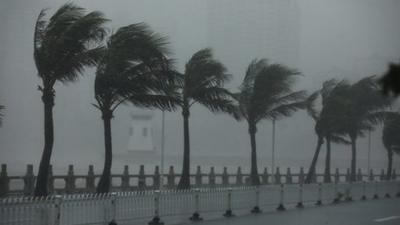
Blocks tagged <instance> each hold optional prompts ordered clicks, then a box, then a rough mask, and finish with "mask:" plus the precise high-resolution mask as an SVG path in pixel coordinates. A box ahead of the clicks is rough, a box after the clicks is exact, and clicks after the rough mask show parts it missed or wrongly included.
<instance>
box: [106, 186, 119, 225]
mask: <svg viewBox="0 0 400 225" xmlns="http://www.w3.org/2000/svg"><path fill="white" fill-rule="evenodd" d="M110 197H111V221H110V222H109V223H108V225H117V222H116V218H117V202H116V201H117V193H115V192H113V193H111V194H110Z"/></svg>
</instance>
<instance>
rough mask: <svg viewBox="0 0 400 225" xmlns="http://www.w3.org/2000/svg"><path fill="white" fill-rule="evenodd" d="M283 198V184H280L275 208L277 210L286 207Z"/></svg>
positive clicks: (282, 209) (283, 209)
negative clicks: (277, 203)
mask: <svg viewBox="0 0 400 225" xmlns="http://www.w3.org/2000/svg"><path fill="white" fill-rule="evenodd" d="M283 200H284V184H281V185H280V190H279V206H278V208H276V210H278V211H285V210H286V208H285V206H284V205H283Z"/></svg>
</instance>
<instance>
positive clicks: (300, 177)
mask: <svg viewBox="0 0 400 225" xmlns="http://www.w3.org/2000/svg"><path fill="white" fill-rule="evenodd" d="M298 183H299V184H304V168H303V167H300V173H299V177H298Z"/></svg>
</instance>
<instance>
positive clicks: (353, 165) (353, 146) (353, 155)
mask: <svg viewBox="0 0 400 225" xmlns="http://www.w3.org/2000/svg"><path fill="white" fill-rule="evenodd" d="M350 139H351V168H350V181H353V182H354V181H356V156H357V154H356V153H357V147H356V141H357V138H355V137H350Z"/></svg>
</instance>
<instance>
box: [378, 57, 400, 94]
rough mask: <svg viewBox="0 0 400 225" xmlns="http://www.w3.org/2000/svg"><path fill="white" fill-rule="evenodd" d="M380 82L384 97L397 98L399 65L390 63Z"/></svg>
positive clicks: (399, 79) (399, 74)
mask: <svg viewBox="0 0 400 225" xmlns="http://www.w3.org/2000/svg"><path fill="white" fill-rule="evenodd" d="M380 82H381V84H382V88H383V93H384V94H385V95H389V94H390V95H391V94H393V95H395V96H398V95H399V94H400V63H398V64H396V63H390V64H389V68H388V70H387V71H386V73H385V74H384V75H383V77H382V78H381V80H380Z"/></svg>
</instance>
